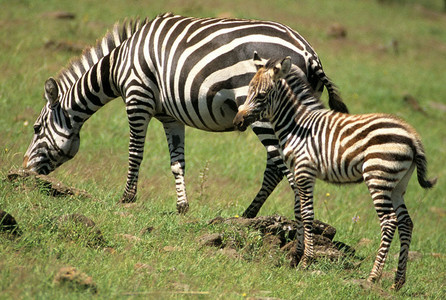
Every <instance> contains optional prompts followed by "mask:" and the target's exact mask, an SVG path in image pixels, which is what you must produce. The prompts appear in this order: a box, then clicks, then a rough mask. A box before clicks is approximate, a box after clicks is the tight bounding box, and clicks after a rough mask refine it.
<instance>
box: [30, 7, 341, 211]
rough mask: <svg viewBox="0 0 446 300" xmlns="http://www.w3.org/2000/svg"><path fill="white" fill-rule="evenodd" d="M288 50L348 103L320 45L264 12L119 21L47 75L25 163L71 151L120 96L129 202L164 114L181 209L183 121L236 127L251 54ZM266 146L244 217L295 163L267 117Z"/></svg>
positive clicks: (337, 103) (54, 159)
mask: <svg viewBox="0 0 446 300" xmlns="http://www.w3.org/2000/svg"><path fill="white" fill-rule="evenodd" d="M254 50H256V51H257V52H259V54H260V55H262V56H263V57H277V56H283V55H285V54H286V55H289V56H291V58H292V61H293V63H294V64H295V65H296V66H297V67H298V68H299V69H300V71H301V75H303V76H305V77H306V78H307V79H308V82H309V83H310V84H311V86H312V87H313V88H314V89H315V90H317V91H319V92H322V90H323V87H324V86H325V87H326V88H327V90H328V93H329V103H330V106H331V107H332V108H333V109H336V110H338V111H344V112H345V111H347V109H346V107H345V105H344V104H343V102H342V101H341V99H340V97H339V96H338V95H337V91H336V88H335V87H334V85H333V84H332V83H331V81H330V80H329V79H328V78H327V77H326V76H325V73H324V71H323V70H322V66H321V63H320V61H319V59H318V57H317V54H316V53H315V52H314V50H313V49H312V48H311V46H310V45H309V44H308V43H307V42H306V41H305V39H303V38H302V37H301V36H300V35H299V34H298V33H297V32H295V31H293V30H292V29H291V28H289V27H287V26H285V25H282V24H279V23H276V22H267V21H253V20H240V19H214V18H207V19H198V18H191V17H182V16H177V15H172V14H164V15H160V16H158V17H156V18H155V19H153V20H151V21H148V20H144V21H142V22H140V21H138V20H136V21H134V20H131V21H128V22H125V23H124V24H123V26H121V27H120V26H119V25H115V27H114V29H113V30H112V31H110V32H109V33H108V34H107V35H106V36H105V37H104V38H102V39H101V40H100V41H99V42H98V44H97V46H96V47H94V48H91V49H87V50H85V51H84V53H83V54H82V56H81V57H80V58H79V59H78V60H75V61H73V62H71V64H70V65H69V66H68V67H67V68H66V69H64V70H62V72H61V73H60V74H59V75H58V77H57V78H56V79H54V78H50V79H48V80H47V81H46V82H45V98H46V99H47V101H48V102H47V104H46V105H45V106H44V107H43V109H42V111H41V114H40V116H39V117H38V119H37V121H36V123H35V125H34V131H35V134H34V137H33V140H32V142H31V144H30V146H29V148H28V150H27V152H26V154H25V157H24V161H23V166H24V167H25V168H27V169H30V170H33V171H36V172H38V173H44V174H47V173H49V172H51V171H53V170H54V169H55V168H57V167H58V166H60V165H61V164H62V163H64V162H65V161H67V160H69V159H71V158H72V157H74V155H75V154H76V153H77V151H78V148H79V131H80V128H81V127H82V125H83V123H84V122H85V121H86V120H87V119H88V118H89V117H90V116H91V115H92V114H94V113H95V112H96V111H97V110H98V109H99V108H101V107H102V106H103V105H105V104H106V103H107V102H109V101H110V100H112V99H114V98H116V97H119V96H121V97H122V98H123V100H124V102H125V105H126V111H127V115H128V121H129V125H130V144H129V169H128V175H127V183H126V187H125V191H124V195H123V197H122V199H121V201H123V202H129V201H134V199H135V197H136V190H137V181H138V173H139V167H140V164H141V161H142V158H143V151H144V143H145V137H146V130H147V125H148V123H149V121H150V119H151V118H152V117H155V118H156V119H158V120H160V121H161V122H162V123H163V126H164V130H165V133H166V137H167V141H168V145H169V151H170V156H171V169H172V172H173V174H174V176H175V182H176V190H177V196H178V200H177V209H178V211H180V212H184V211H186V210H187V208H188V202H187V197H186V188H185V183H184V168H185V161H184V125H188V126H191V127H194V128H198V129H202V130H207V131H231V130H234V126H233V124H232V120H233V118H234V116H235V114H236V113H237V107H238V106H239V105H240V104H241V103H243V102H244V100H245V98H246V94H247V86H248V84H249V81H250V78H251V77H252V76H253V75H254V73H255V72H256V68H255V66H254V64H253V63H252V60H251V56H252V53H253V51H254ZM252 128H253V130H254V132H255V133H256V134H257V135H258V137H259V139H260V141H261V142H262V143H263V145H264V146H265V147H266V149H267V164H266V169H265V173H264V182H263V184H262V187H261V189H260V191H259V192H258V194H257V195H256V197H255V199H254V201H253V203H252V204H251V205H250V207H249V208H248V209H247V210H246V211H245V216H255V215H256V214H257V212H258V210H259V209H260V207H261V205H262V204H263V202H264V201H265V200H266V198H267V197H268V196H269V194H270V193H271V192H272V190H273V189H274V188H275V187H276V185H277V184H278V183H279V182H280V180H281V179H282V177H283V175H287V177H288V174H289V172H288V170H287V169H286V167H285V166H284V165H283V161H282V159H281V157H280V154H279V151H278V148H279V145H278V141H277V139H276V137H275V135H274V132H273V131H272V129H271V126H270V125H269V124H268V123H262V122H257V123H255V124H253V126H252Z"/></svg>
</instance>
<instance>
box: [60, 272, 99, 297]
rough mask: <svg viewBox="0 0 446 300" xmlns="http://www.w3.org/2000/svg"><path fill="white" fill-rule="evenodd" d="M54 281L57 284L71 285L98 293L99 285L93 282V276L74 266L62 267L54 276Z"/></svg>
mask: <svg viewBox="0 0 446 300" xmlns="http://www.w3.org/2000/svg"><path fill="white" fill-rule="evenodd" d="M54 282H55V283H56V284H64V285H70V286H71V287H73V288H80V289H88V290H91V292H93V293H97V286H96V283H95V282H93V278H92V277H91V276H88V275H87V274H85V273H83V272H80V271H78V270H77V269H76V268H74V267H63V268H61V269H60V270H59V271H58V272H57V274H56V276H55V277H54Z"/></svg>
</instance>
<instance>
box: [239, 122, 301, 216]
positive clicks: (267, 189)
mask: <svg viewBox="0 0 446 300" xmlns="http://www.w3.org/2000/svg"><path fill="white" fill-rule="evenodd" d="M252 130H253V131H254V133H255V134H256V135H257V137H258V138H259V140H260V142H261V143H262V144H263V146H265V148H266V152H267V158H266V167H265V171H264V173H263V182H262V186H261V187H260V190H259V191H258V193H257V195H256V196H255V198H254V200H253V201H252V202H251V204H250V205H249V206H248V208H247V209H246V210H245V211H244V212H243V214H242V216H243V217H245V218H254V217H255V216H257V214H258V213H259V210H260V208H262V206H263V204H264V203H265V201H266V199H267V198H268V197H269V195H271V193H272V192H273V191H274V189H275V188H276V186H277V185H278V184H279V182H280V181H281V180H282V178H283V177H284V176H286V177H287V179H288V182H289V183H290V186H291V188H292V189H293V191H294V193H295V197H296V199H299V197H298V192H297V190H296V188H295V185H294V178H293V175H292V173H291V172H290V171H289V170H288V168H287V167H286V166H285V164H284V162H283V159H282V155H281V154H280V151H279V149H280V146H279V141H278V140H277V138H276V135H275V134H274V130H273V129H272V127H271V125H270V124H269V123H266V122H255V123H254V124H253V125H252Z"/></svg>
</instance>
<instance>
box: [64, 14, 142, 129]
mask: <svg viewBox="0 0 446 300" xmlns="http://www.w3.org/2000/svg"><path fill="white" fill-rule="evenodd" d="M147 23H148V21H147V19H145V20H143V21H139V20H127V21H125V22H124V23H123V24H122V25H120V24H118V23H117V24H115V26H114V27H113V29H112V30H111V31H109V32H108V33H107V34H106V35H105V36H104V37H103V38H102V39H101V40H99V41H98V43H97V45H96V46H95V47H92V48H88V49H85V50H84V52H83V53H82V55H81V56H80V57H79V58H77V59H75V60H73V61H72V62H71V63H70V65H69V66H68V67H67V68H65V69H63V70H62V71H61V72H60V74H59V76H58V77H57V83H58V85H59V88H60V94H61V98H60V99H61V103H60V104H61V107H62V108H63V109H64V110H65V111H66V112H67V113H68V114H69V115H71V116H72V117H73V120H74V121H75V122H78V123H83V122H85V121H86V120H87V119H88V118H89V117H91V115H93V114H94V113H95V112H96V111H97V110H98V109H99V108H101V107H102V106H104V105H105V104H106V103H108V102H109V101H110V100H112V99H114V98H116V97H118V96H120V92H119V89H118V88H117V86H116V83H115V82H116V80H115V78H116V76H114V73H115V71H114V70H115V62H116V61H117V58H118V55H120V52H121V51H120V50H121V48H122V47H125V44H126V41H128V40H129V39H130V38H131V37H132V36H133V35H134V34H135V33H136V32H137V31H138V30H139V29H140V28H142V27H143V26H144V25H145V24H147Z"/></svg>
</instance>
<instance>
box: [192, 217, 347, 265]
mask: <svg viewBox="0 0 446 300" xmlns="http://www.w3.org/2000/svg"><path fill="white" fill-rule="evenodd" d="M209 224H210V225H216V224H225V226H224V228H225V230H224V231H223V232H221V233H213V234H206V235H203V236H201V237H199V239H198V242H199V243H200V244H201V245H202V246H213V247H218V248H222V249H228V248H229V249H235V250H237V251H241V250H242V249H246V248H251V249H252V248H256V249H257V250H256V251H257V252H261V253H268V255H269V256H271V255H283V253H286V257H287V258H288V260H289V262H290V264H291V266H293V267H295V266H297V265H298V263H299V258H300V257H301V255H302V253H297V250H296V243H297V242H296V241H295V238H296V233H297V222H296V221H295V220H289V219H287V218H285V217H283V216H278V215H274V216H260V217H256V218H252V219H247V218H226V219H225V218H222V217H217V218H215V219H212V220H211V221H209ZM246 229H247V230H248V232H246ZM256 234H257V236H256ZM313 234H314V247H315V249H314V250H315V255H316V259H321V258H328V259H330V260H339V259H343V258H346V257H349V256H353V255H354V253H355V250H354V249H353V248H351V247H350V246H348V245H346V244H344V243H342V242H338V241H334V240H333V238H334V236H335V234H336V228H334V227H333V226H331V225H329V224H327V223H324V222H321V221H319V220H314V222H313ZM253 244H256V245H253ZM237 257H239V256H237Z"/></svg>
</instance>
